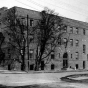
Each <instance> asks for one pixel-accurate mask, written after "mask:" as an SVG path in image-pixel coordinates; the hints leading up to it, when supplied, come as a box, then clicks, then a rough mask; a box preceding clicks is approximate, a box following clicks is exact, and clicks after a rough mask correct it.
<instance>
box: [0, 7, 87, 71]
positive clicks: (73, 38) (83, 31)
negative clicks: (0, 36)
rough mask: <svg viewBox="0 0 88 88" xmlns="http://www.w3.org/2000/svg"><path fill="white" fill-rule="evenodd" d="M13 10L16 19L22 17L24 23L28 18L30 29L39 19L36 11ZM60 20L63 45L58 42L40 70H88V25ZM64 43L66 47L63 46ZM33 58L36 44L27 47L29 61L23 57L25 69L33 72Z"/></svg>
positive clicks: (70, 20)
mask: <svg viewBox="0 0 88 88" xmlns="http://www.w3.org/2000/svg"><path fill="white" fill-rule="evenodd" d="M14 8H15V9H16V13H15V14H16V15H18V17H24V18H25V20H24V21H25V22H26V21H27V19H26V17H27V15H28V16H29V27H30V29H32V27H33V26H35V25H36V22H37V21H38V20H39V19H41V17H40V13H39V12H37V11H33V10H29V9H24V8H20V7H14ZM8 10H9V9H6V8H4V9H1V11H0V14H2V11H3V12H4V14H6V12H5V11H8ZM60 18H61V19H62V21H63V25H65V26H66V28H65V32H64V34H63V36H62V38H61V40H62V42H63V44H61V46H60V45H59V41H58V44H57V46H56V48H55V49H54V50H53V51H52V52H51V54H50V55H49V57H48V58H50V62H49V63H47V64H46V65H45V67H43V66H42V68H41V69H40V70H60V69H62V68H72V69H88V23H86V22H81V21H77V20H73V19H69V18H64V17H60ZM0 19H1V17H0ZM2 25H3V24H1V25H0V30H2V32H3V29H2V28H1V27H2ZM29 38H30V39H31V38H32V37H31V36H29ZM67 41H68V42H67ZM66 43H67V46H65V44H66ZM35 58H36V43H35V42H32V43H31V44H30V45H29V59H27V55H26V56H25V63H26V65H27V67H28V68H27V69H29V70H34V65H35ZM44 62H45V61H44ZM44 62H42V64H44ZM28 64H29V65H28Z"/></svg>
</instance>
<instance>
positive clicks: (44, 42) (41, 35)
mask: <svg viewBox="0 0 88 88" xmlns="http://www.w3.org/2000/svg"><path fill="white" fill-rule="evenodd" d="M40 15H41V20H39V21H38V24H37V27H36V28H37V30H36V31H37V32H36V34H37V49H36V59H35V70H39V68H40V67H42V66H45V64H46V63H47V62H44V63H41V62H42V61H45V60H46V61H49V58H48V59H46V58H47V57H48V56H49V55H50V54H51V52H52V50H54V49H55V47H56V45H57V40H58V37H60V30H61V28H60V25H62V21H61V19H60V17H59V16H57V15H56V14H55V13H54V11H53V10H50V9H45V10H43V11H42V12H40Z"/></svg>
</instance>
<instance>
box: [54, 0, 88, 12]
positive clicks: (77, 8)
mask: <svg viewBox="0 0 88 88" xmlns="http://www.w3.org/2000/svg"><path fill="white" fill-rule="evenodd" d="M54 2H56V1H54ZM56 3H57V2H56ZM59 4H62V5H66V6H69V7H71V8H73V9H75V10H78V11H80V10H81V11H83V12H85V11H86V12H87V13H88V10H86V9H83V8H79V7H77V6H73V5H71V4H68V3H66V2H63V1H61V0H59ZM84 10H85V11H84Z"/></svg>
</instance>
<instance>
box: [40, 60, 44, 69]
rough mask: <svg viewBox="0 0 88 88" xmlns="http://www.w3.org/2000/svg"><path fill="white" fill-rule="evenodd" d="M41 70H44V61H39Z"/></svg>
mask: <svg viewBox="0 0 88 88" xmlns="http://www.w3.org/2000/svg"><path fill="white" fill-rule="evenodd" d="M41 70H44V61H41Z"/></svg>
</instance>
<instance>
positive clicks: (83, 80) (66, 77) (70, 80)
mask: <svg viewBox="0 0 88 88" xmlns="http://www.w3.org/2000/svg"><path fill="white" fill-rule="evenodd" d="M78 77H88V74H74V75H68V76H65V77H62V78H60V79H61V80H62V81H65V82H71V83H86V84H88V78H86V79H80V80H77V79H73V78H78Z"/></svg>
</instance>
